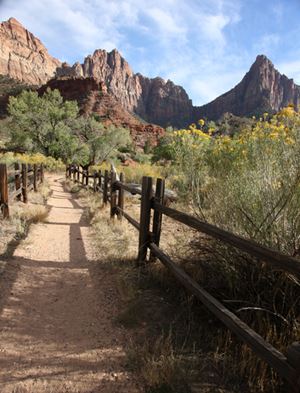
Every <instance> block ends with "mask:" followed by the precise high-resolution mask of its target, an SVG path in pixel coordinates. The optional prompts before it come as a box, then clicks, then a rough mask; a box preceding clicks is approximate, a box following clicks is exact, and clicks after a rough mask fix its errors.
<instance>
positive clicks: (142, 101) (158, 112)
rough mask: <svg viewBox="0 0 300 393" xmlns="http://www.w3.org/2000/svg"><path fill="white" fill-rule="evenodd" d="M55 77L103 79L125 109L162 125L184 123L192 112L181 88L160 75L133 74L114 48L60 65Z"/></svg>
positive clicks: (190, 102)
mask: <svg viewBox="0 0 300 393" xmlns="http://www.w3.org/2000/svg"><path fill="white" fill-rule="evenodd" d="M57 76H58V77H61V76H74V77H93V78H96V79H98V80H101V81H104V83H105V84H106V86H107V89H108V91H109V92H110V93H112V94H113V95H114V96H115V97H116V98H117V99H118V101H119V102H120V103H121V105H122V106H123V107H124V108H125V109H126V110H128V111H130V112H134V113H136V114H137V115H139V116H140V117H142V118H143V119H145V120H146V121H149V122H152V123H155V124H159V125H162V126H167V125H173V126H178V127H180V126H184V125H185V124H186V123H187V122H188V121H189V120H190V119H191V115H192V110H193V107H192V101H191V100H190V99H189V97H188V95H187V93H186V92H185V90H184V89H183V88H182V87H180V86H176V85H175V84H174V83H173V82H171V81H169V80H168V81H165V80H163V79H162V78H153V79H151V78H146V77H144V76H143V75H141V74H134V73H133V72H132V70H131V68H130V66H129V64H128V63H127V61H126V60H125V59H124V58H123V57H122V56H121V55H120V53H119V52H118V51H117V50H113V51H111V52H109V53H108V52H106V51H105V50H96V51H95V52H94V54H93V55H90V56H87V57H86V58H85V60H84V62H83V64H79V63H75V64H74V65H73V66H69V65H67V64H66V63H64V64H62V66H61V67H59V68H58V69H57Z"/></svg>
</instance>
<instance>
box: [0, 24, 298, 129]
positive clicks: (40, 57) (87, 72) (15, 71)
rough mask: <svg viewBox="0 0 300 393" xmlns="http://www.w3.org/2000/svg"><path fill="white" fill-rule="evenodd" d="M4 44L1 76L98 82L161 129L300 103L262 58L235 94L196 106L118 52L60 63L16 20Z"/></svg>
mask: <svg viewBox="0 0 300 393" xmlns="http://www.w3.org/2000/svg"><path fill="white" fill-rule="evenodd" d="M0 42H1V45H0V74H3V75H8V76H9V77H11V78H13V79H17V80H20V81H22V82H26V83H29V84H31V85H39V86H40V85H43V84H45V83H47V82H48V81H49V80H50V79H51V78H58V79H59V78H62V77H69V78H94V79H95V80H98V81H100V82H103V83H104V84H105V86H106V88H107V91H108V93H110V94H112V95H113V96H114V97H115V99H116V100H117V101H118V102H119V103H120V105H122V107H123V108H124V109H125V110H126V111H128V112H131V113H134V114H136V115H138V116H139V117H141V118H143V119H144V120H145V121H147V122H149V123H155V124H158V125H160V126H163V127H166V126H169V125H171V126H174V127H177V128H180V127H185V126H187V125H188V124H190V123H192V122H196V121H197V120H199V118H207V119H211V120H217V119H219V118H220V117H221V116H222V115H223V114H224V113H227V112H230V113H232V114H234V115H236V116H250V115H259V114H261V113H263V112H269V113H274V112H276V111H278V110H279V109H280V108H282V107H283V106H285V105H288V104H291V103H292V104H293V105H295V106H296V107H298V105H299V103H300V86H298V85H297V84H295V83H294V81H293V79H289V78H288V77H287V76H285V75H283V74H280V72H279V71H277V70H276V69H275V67H274V65H273V63H272V62H271V61H270V60H269V59H268V58H267V57H266V56H264V55H258V56H257V58H256V60H255V62H254V63H253V64H252V66H251V67H250V69H249V71H248V72H247V73H246V74H245V76H244V77H243V79H242V80H241V81H240V82H239V83H238V84H237V85H236V86H235V87H233V88H232V89H231V90H229V91H227V92H225V93H224V94H222V95H220V96H219V97H217V98H215V99H214V100H213V101H211V102H209V103H207V104H205V105H202V106H193V104H192V100H191V99H190V98H189V96H188V94H187V93H186V91H185V90H184V88H183V87H181V86H178V85H176V84H174V83H173V82H172V81H170V80H167V81H165V80H164V79H162V78H160V77H156V78H148V77H146V76H143V75H142V74H140V73H134V72H133V71H132V69H131V67H130V65H129V64H128V62H127V61H126V60H125V59H124V58H123V57H122V56H121V55H120V53H119V52H118V51H117V50H116V49H114V50H112V51H111V52H107V51H106V50H104V49H96V50H95V51H94V53H93V54H91V55H88V56H87V57H85V59H84V60H83V63H79V62H76V63H75V64H74V65H69V64H67V63H62V62H60V61H59V60H58V59H55V58H54V57H52V56H51V55H49V53H48V51H47V49H46V47H45V46H44V45H43V44H42V42H41V41H40V40H39V39H38V38H36V37H35V36H34V35H33V34H32V33H30V32H29V31H28V30H26V29H25V28H24V27H23V25H22V24H21V23H20V22H18V21H17V20H16V19H15V18H10V19H9V20H8V21H5V22H2V23H1V24H0Z"/></svg>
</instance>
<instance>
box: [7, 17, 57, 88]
mask: <svg viewBox="0 0 300 393" xmlns="http://www.w3.org/2000/svg"><path fill="white" fill-rule="evenodd" d="M60 65H61V62H60V61H59V60H57V59H55V58H54V57H52V56H50V55H49V53H48V52H47V49H46V48H45V47H44V45H43V44H42V43H41V41H40V40H39V39H38V38H36V37H35V36H34V35H33V34H31V33H30V32H29V31H28V30H26V29H25V28H24V27H23V26H22V25H21V24H20V23H19V22H18V21H17V20H16V19H14V18H10V19H9V20H8V21H6V22H2V23H1V24H0V74H2V75H8V76H9V77H11V78H14V79H17V80H19V81H22V82H25V83H28V84H31V85H40V84H42V83H45V82H47V80H49V79H50V78H51V77H52V76H53V75H54V73H55V70H56V68H57V67H59V66H60Z"/></svg>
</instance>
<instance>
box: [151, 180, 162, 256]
mask: <svg viewBox="0 0 300 393" xmlns="http://www.w3.org/2000/svg"><path fill="white" fill-rule="evenodd" d="M164 195H165V181H164V180H163V179H156V189H155V200H156V202H158V203H160V204H161V205H163V204H164ZM162 217H163V215H162V213H161V212H159V211H157V210H154V214H153V226H152V232H153V243H155V244H156V245H157V247H159V241H160V234H161V226H162ZM154 259H155V256H154V254H153V253H152V252H151V253H150V260H154Z"/></svg>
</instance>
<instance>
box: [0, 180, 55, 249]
mask: <svg viewBox="0 0 300 393" xmlns="http://www.w3.org/2000/svg"><path fill="white" fill-rule="evenodd" d="M49 194H50V189H49V185H48V184H47V182H46V181H45V182H44V184H42V185H40V186H39V188H38V192H37V193H35V192H30V193H29V194H28V203H27V204H24V203H23V202H18V201H14V202H13V203H12V204H11V205H10V218H9V219H7V220H1V221H0V235H1V242H0V253H1V255H5V254H7V253H9V252H10V246H12V247H14V246H15V244H16V243H17V242H18V241H19V240H20V239H22V238H24V237H25V235H26V233H27V231H28V228H29V226H30V224H32V223H38V222H42V221H44V220H45V219H46V217H47V215H48V209H47V207H46V206H45V203H46V200H47V198H48V196H49Z"/></svg>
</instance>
